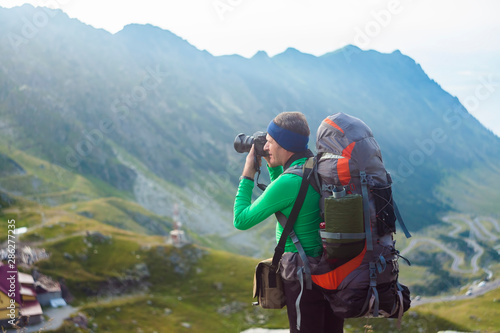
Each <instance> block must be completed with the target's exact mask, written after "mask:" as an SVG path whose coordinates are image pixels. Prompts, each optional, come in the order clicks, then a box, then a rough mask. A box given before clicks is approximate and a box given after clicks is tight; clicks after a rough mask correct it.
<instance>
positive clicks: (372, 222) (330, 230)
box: [279, 113, 411, 319]
mask: <svg viewBox="0 0 500 333" xmlns="http://www.w3.org/2000/svg"><path fill="white" fill-rule="evenodd" d="M316 148H317V155H316V156H315V157H313V158H311V159H310V160H308V161H307V162H306V163H305V164H304V166H303V167H299V168H293V167H292V168H289V169H287V170H286V171H285V173H293V174H296V175H299V176H301V177H302V176H303V175H306V178H307V180H308V181H309V183H310V184H311V185H312V186H313V187H314V188H315V189H316V190H317V191H318V192H319V193H320V194H321V200H320V208H321V213H322V216H323V218H324V221H325V222H324V223H322V225H321V226H320V233H321V237H322V239H323V247H324V252H323V256H322V258H321V259H320V260H319V261H318V260H316V261H312V260H310V259H311V258H309V259H308V258H307V257H306V256H305V253H303V250H301V247H300V242H298V240H297V239H295V240H294V242H296V244H297V242H298V243H299V246H298V247H297V249H298V253H299V257H300V258H301V260H300V261H297V260H295V263H290V262H287V259H288V258H286V257H283V259H282V268H283V265H284V266H285V267H284V268H283V269H284V270H285V271H287V270H288V271H289V270H290V269H289V268H287V267H286V266H287V265H288V264H292V265H298V266H300V265H301V264H302V263H304V264H303V266H304V267H299V269H298V271H299V272H305V274H303V275H304V277H303V279H304V283H305V285H306V287H311V285H312V283H314V284H315V285H316V287H319V288H321V289H322V290H323V293H324V295H325V297H326V298H327V299H328V300H329V302H330V305H331V307H332V309H333V311H334V312H335V314H336V315H337V316H339V317H343V318H353V317H363V316H373V317H379V316H382V317H392V318H399V319H401V317H402V315H403V313H404V312H405V311H407V310H408V309H409V307H410V292H409V289H408V288H407V287H406V286H404V285H402V284H400V283H399V282H398V273H399V265H398V259H399V258H400V257H401V256H400V255H399V251H398V250H396V248H395V241H394V240H393V233H395V232H396V227H395V222H396V220H397V221H398V222H399V224H400V226H401V229H402V230H403V232H404V233H405V235H406V237H411V235H410V233H409V232H408V230H407V228H406V227H405V225H404V223H403V220H402V218H401V215H400V214H399V211H398V209H397V206H396V204H395V202H394V200H393V198H392V189H391V183H392V181H391V177H390V175H389V173H388V172H387V171H386V169H385V167H384V164H383V161H382V155H381V152H380V147H379V145H378V144H377V142H376V141H375V139H374V137H373V134H372V131H371V130H370V128H369V127H368V126H367V125H366V124H365V123H364V122H362V121H361V120H360V119H358V118H355V117H352V116H349V115H347V114H344V113H337V114H334V115H331V116H329V117H327V118H326V119H325V120H324V121H323V122H322V123H321V125H320V126H319V128H318V132H317V142H316ZM308 169H311V170H308ZM299 209H300V208H299ZM279 221H280V223H281V224H282V225H284V228H285V225H286V228H285V230H290V229H291V226H290V225H289V224H288V222H291V223H292V225H293V223H294V222H295V221H290V219H288V221H286V218H283V216H281V218H279ZM285 230H284V231H285ZM292 235H293V233H292ZM293 236H294V237H295V238H296V236H295V235H293ZM285 237H286V236H285ZM292 239H293V238H292ZM301 252H302V253H301ZM401 258H402V257H401ZM316 259H317V258H316ZM405 260H406V259H405ZM406 261H407V260H406ZM407 263H408V264H409V262H408V261H407ZM300 279H301V280H302V278H300ZM311 282H312V283H311Z"/></svg>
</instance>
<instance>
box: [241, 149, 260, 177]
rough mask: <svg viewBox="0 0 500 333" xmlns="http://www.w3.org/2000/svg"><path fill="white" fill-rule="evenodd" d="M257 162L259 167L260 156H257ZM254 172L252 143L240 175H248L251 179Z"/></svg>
mask: <svg viewBox="0 0 500 333" xmlns="http://www.w3.org/2000/svg"><path fill="white" fill-rule="evenodd" d="M257 163H258V166H259V167H260V165H261V158H260V156H257ZM256 172H257V169H256V165H255V149H254V146H253V145H252V149H250V152H249V153H248V155H247V159H246V161H245V167H244V168H243V173H242V174H241V175H242V176H245V177H250V178H252V179H253V178H254V177H255V173H256Z"/></svg>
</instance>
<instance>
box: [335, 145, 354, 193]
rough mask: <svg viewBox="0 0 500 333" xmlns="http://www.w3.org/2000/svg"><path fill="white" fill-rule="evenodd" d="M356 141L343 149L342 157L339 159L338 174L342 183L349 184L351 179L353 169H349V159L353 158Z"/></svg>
mask: <svg viewBox="0 0 500 333" xmlns="http://www.w3.org/2000/svg"><path fill="white" fill-rule="evenodd" d="M355 145H356V142H352V143H350V144H349V145H348V146H347V147H345V148H344V150H343V151H342V156H343V157H344V158H341V159H339V160H338V161H337V174H338V175H339V180H340V183H341V184H342V185H344V186H345V185H348V184H349V182H350V181H351V171H350V170H349V161H350V160H351V154H352V150H353V149H354V146H355Z"/></svg>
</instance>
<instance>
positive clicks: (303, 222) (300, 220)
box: [233, 158, 323, 257]
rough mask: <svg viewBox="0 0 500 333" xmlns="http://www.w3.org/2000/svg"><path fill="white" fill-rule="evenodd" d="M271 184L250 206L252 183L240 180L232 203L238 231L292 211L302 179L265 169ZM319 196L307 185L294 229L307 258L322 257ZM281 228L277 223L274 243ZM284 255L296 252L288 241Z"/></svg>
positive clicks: (294, 163)
mask: <svg viewBox="0 0 500 333" xmlns="http://www.w3.org/2000/svg"><path fill="white" fill-rule="evenodd" d="M306 160H307V159H306V158H302V159H299V160H297V161H295V162H293V163H292V165H291V166H294V165H301V164H304V163H305V161H306ZM268 170H269V175H270V178H271V184H270V185H269V186H268V187H267V188H266V190H265V191H264V193H262V195H261V196H259V197H258V198H257V200H255V201H254V202H253V203H252V191H253V186H254V183H253V181H251V180H249V179H242V180H241V181H240V185H239V187H238V193H237V194H236V199H235V201H234V220H233V223H234V226H235V227H236V228H237V229H240V230H247V229H249V228H251V227H253V226H255V225H257V224H258V223H260V222H262V221H264V220H265V219H267V218H268V217H269V216H271V215H272V214H274V213H276V212H278V211H281V212H282V213H283V214H284V215H285V216H286V217H287V218H288V216H289V215H290V212H291V211H292V207H293V204H294V202H295V199H296V198H297V195H298V193H299V189H300V183H301V181H302V177H300V176H297V175H294V174H288V173H286V174H282V173H283V168H282V167H281V166H280V167H276V168H268ZM319 199H320V195H319V194H318V192H316V191H315V190H314V188H313V187H312V186H311V185H309V188H308V189H307V195H306V198H305V200H304V204H303V205H302V209H301V210H300V213H299V216H298V217H297V220H296V221H295V225H294V227H293V229H294V231H295V234H296V235H297V237H298V238H299V240H300V243H301V244H302V247H303V248H304V250H305V252H306V254H307V255H309V256H313V257H316V256H319V255H321V253H322V251H323V248H322V244H321V238H320V236H319V224H320V222H321V218H320V214H319ZM282 232H283V227H282V226H281V225H280V224H279V223H278V222H276V242H278V241H279V239H280V237H281V233H282ZM285 252H297V249H296V248H295V245H294V244H293V242H292V240H291V239H290V237H288V238H287V241H286V245H285Z"/></svg>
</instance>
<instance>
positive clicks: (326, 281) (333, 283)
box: [311, 244, 366, 290]
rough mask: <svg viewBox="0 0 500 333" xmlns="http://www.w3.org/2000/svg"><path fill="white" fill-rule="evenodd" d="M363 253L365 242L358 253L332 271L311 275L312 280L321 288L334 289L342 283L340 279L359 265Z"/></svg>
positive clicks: (342, 279) (364, 251)
mask: <svg viewBox="0 0 500 333" xmlns="http://www.w3.org/2000/svg"><path fill="white" fill-rule="evenodd" d="M365 253H366V244H365V248H364V249H363V251H361V253H360V254H358V255H357V256H356V257H354V258H353V259H351V260H350V261H348V262H346V263H345V264H343V265H342V266H339V267H337V268H335V269H334V270H333V271H330V272H328V273H325V274H320V275H311V279H312V281H313V282H314V283H315V284H316V285H318V286H320V287H321V288H323V289H328V290H336V289H337V288H338V287H339V285H340V284H341V283H342V281H344V279H345V278H346V277H347V275H349V274H351V272H352V271H354V270H355V269H356V268H358V267H359V265H361V262H362V261H363V258H364V256H365Z"/></svg>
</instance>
